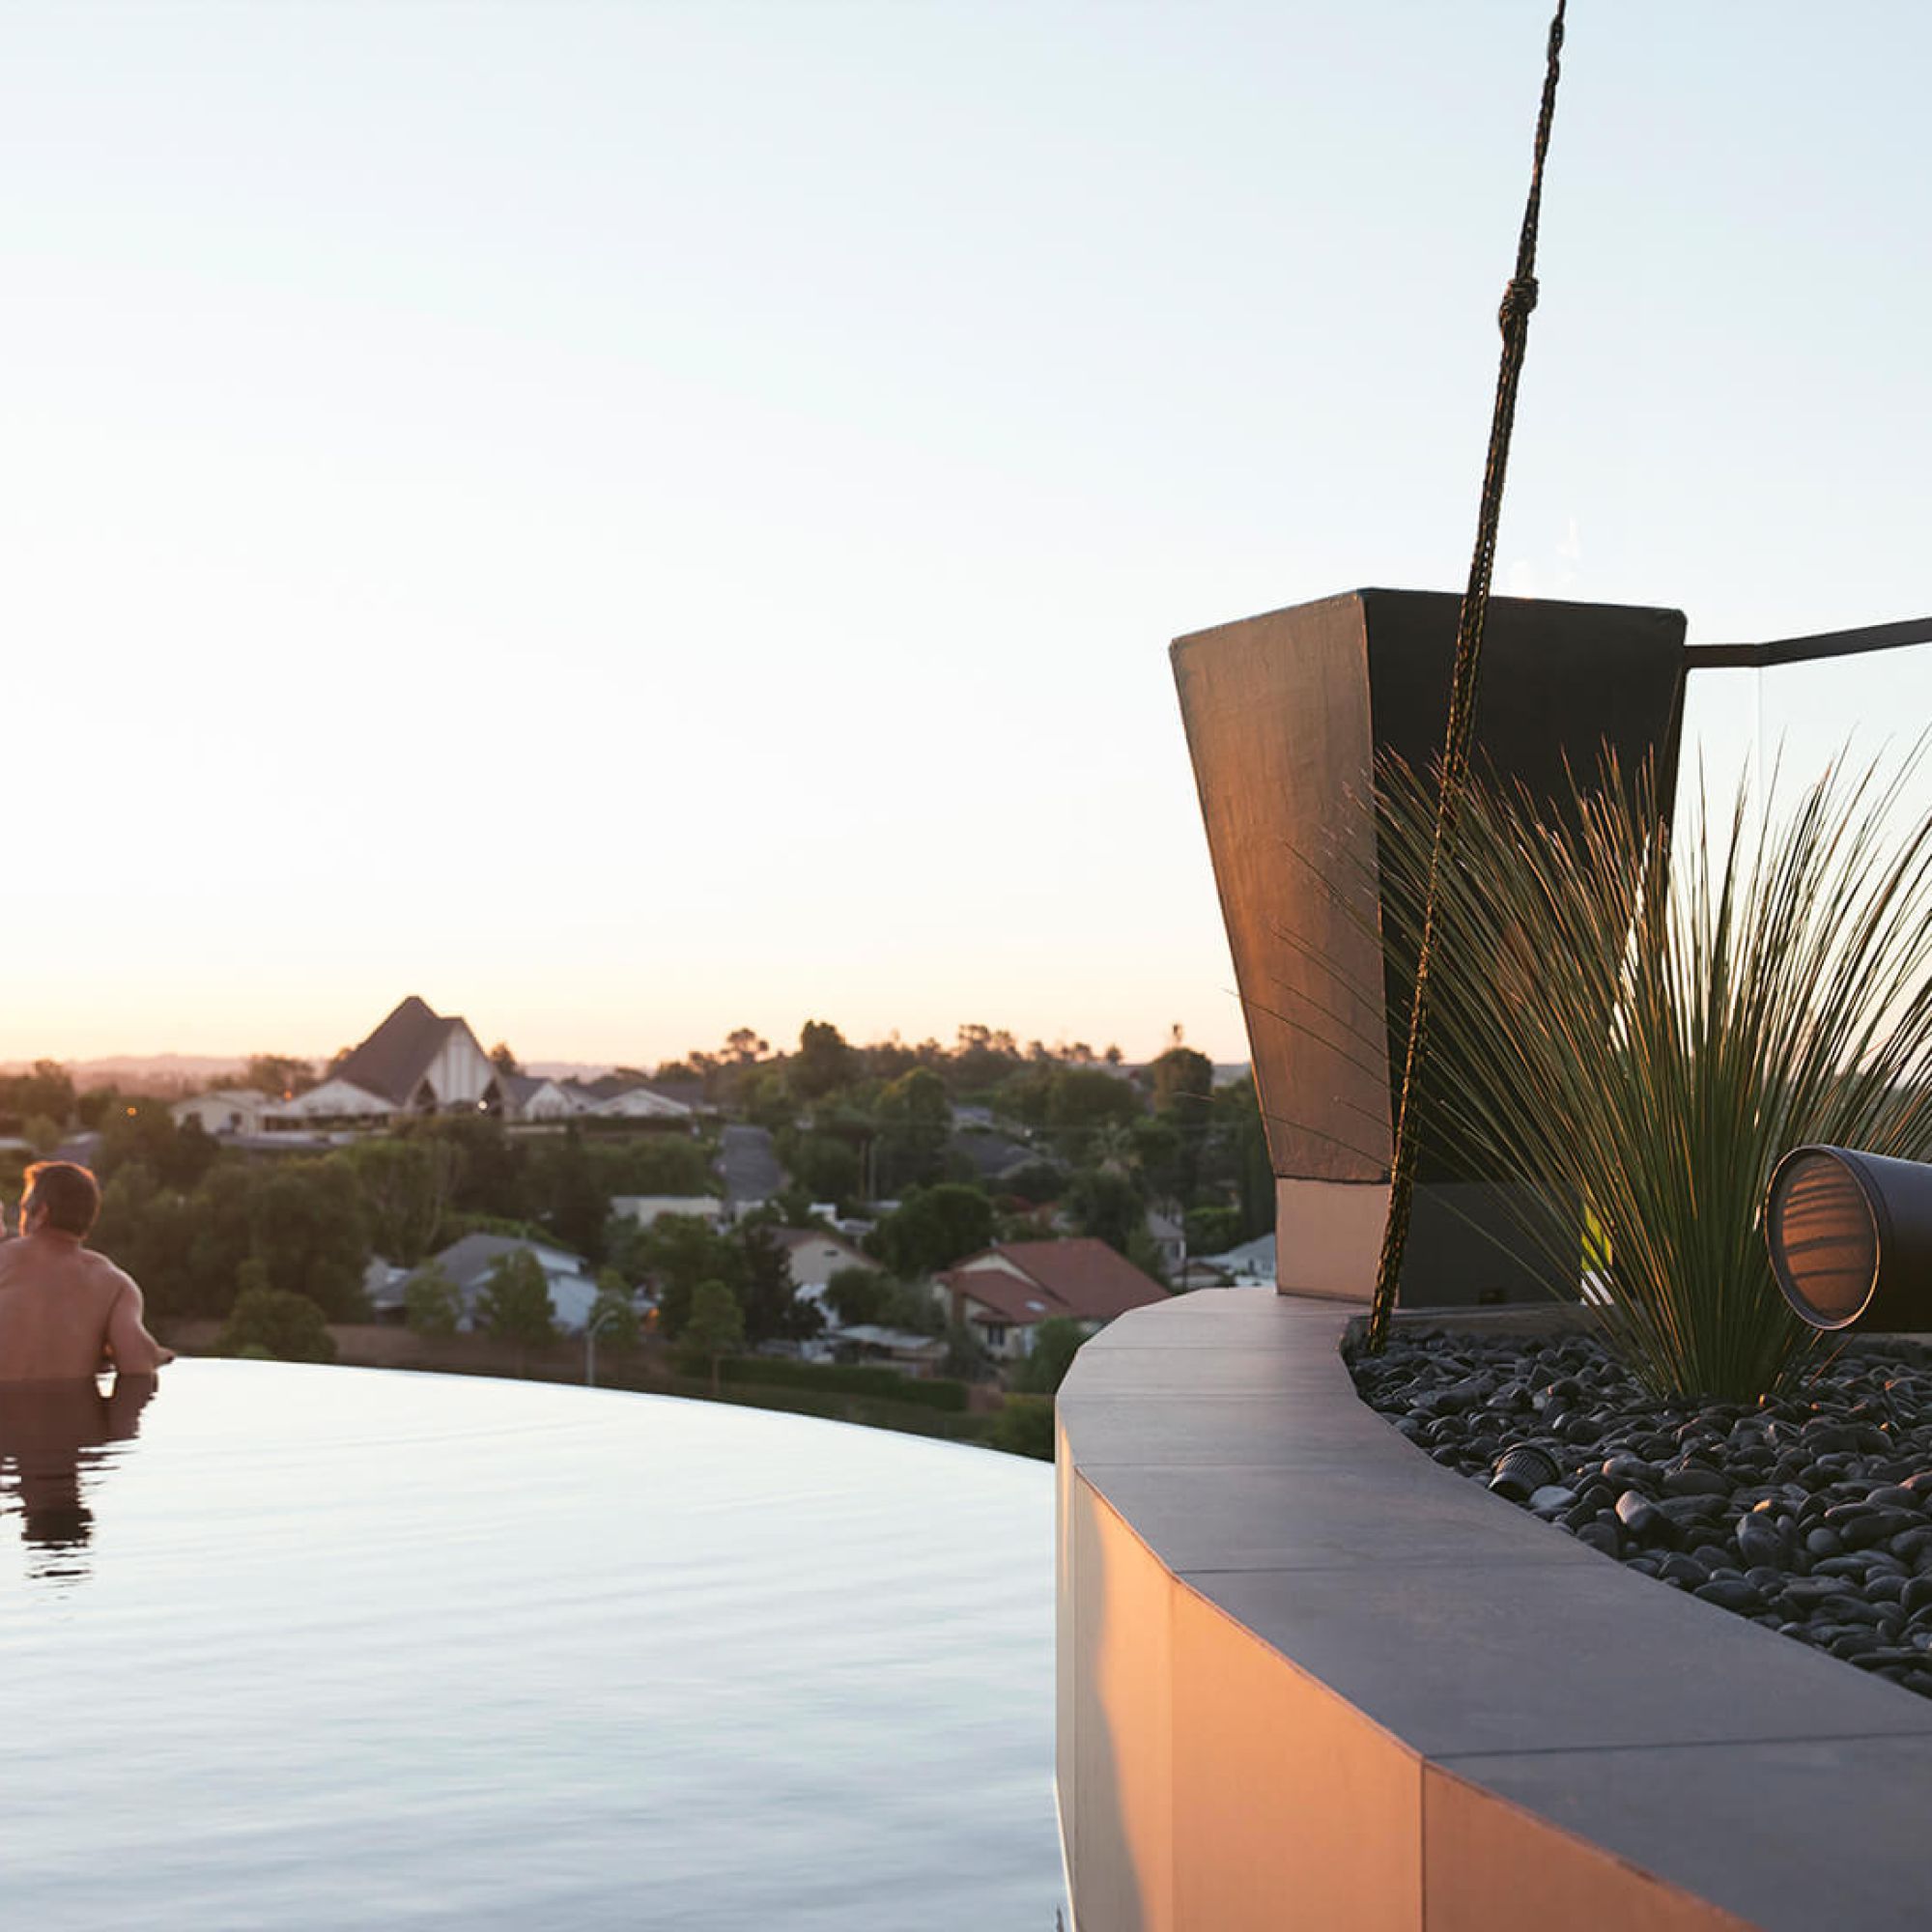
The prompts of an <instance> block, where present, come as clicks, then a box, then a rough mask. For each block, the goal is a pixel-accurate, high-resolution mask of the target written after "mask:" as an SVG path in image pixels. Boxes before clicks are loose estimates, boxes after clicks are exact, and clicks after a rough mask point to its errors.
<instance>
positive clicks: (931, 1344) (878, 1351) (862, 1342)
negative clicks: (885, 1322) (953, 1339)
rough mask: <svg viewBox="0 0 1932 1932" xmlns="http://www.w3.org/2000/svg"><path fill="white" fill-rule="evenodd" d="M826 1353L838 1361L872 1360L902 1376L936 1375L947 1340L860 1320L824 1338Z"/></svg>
mask: <svg viewBox="0 0 1932 1932" xmlns="http://www.w3.org/2000/svg"><path fill="white" fill-rule="evenodd" d="M826 1352H827V1353H829V1354H830V1355H831V1357H832V1359H833V1360H834V1361H837V1362H853V1363H858V1364H860V1365H864V1364H867V1363H872V1364H875V1365H876V1366H878V1367H880V1368H890V1369H896V1370H898V1372H899V1373H900V1374H901V1375H906V1376H916V1377H920V1378H924V1377H926V1376H935V1375H937V1374H938V1373H939V1371H940V1370H941V1368H943V1367H944V1366H945V1362H946V1340H945V1337H944V1336H940V1335H921V1334H917V1333H915V1332H914V1331H913V1330H911V1329H909V1328H886V1327H881V1326H880V1325H879V1324H878V1323H876V1322H870V1321H861V1322H858V1323H856V1324H855V1325H854V1326H852V1327H850V1328H835V1329H834V1330H833V1331H832V1333H831V1335H830V1336H828V1337H827V1347H826Z"/></svg>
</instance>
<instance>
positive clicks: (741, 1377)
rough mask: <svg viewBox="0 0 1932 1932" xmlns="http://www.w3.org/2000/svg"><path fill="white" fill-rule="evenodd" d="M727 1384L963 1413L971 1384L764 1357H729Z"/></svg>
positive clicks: (721, 1367) (724, 1369) (724, 1365)
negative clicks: (872, 1399)
mask: <svg viewBox="0 0 1932 1932" xmlns="http://www.w3.org/2000/svg"><path fill="white" fill-rule="evenodd" d="M718 1375H719V1378H720V1379H721V1380H723V1381H727V1382H752V1383H762V1384H763V1385H764V1386H765V1387H767V1388H797V1389H818V1390H822V1391H823V1392H824V1393H825V1394H827V1395H869V1396H875V1397H876V1398H877V1399H878V1400H879V1401H881V1402H903V1403H910V1404H912V1405H913V1406H916V1407H920V1408H937V1409H943V1410H944V1411H946V1412H947V1413H948V1414H951V1415H959V1414H963V1413H964V1411H965V1408H966V1384H965V1383H964V1382H957V1381H948V1380H945V1379H943V1378H936V1379H933V1380H930V1381H920V1380H916V1379H915V1378H913V1377H911V1376H902V1375H900V1374H899V1373H898V1371H897V1370H896V1369H881V1368H870V1367H862V1366H852V1367H840V1366H838V1364H836V1363H830V1362H789V1361H785V1360H783V1359H782V1358H778V1357H772V1356H765V1355H727V1356H725V1359H724V1360H723V1361H722V1362H720V1363H719V1364H718Z"/></svg>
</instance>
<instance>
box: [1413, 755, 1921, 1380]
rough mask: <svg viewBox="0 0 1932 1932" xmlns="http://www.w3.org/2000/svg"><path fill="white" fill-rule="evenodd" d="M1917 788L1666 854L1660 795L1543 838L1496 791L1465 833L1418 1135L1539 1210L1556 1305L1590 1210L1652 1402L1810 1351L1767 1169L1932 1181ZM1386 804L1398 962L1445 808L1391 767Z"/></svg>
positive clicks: (1644, 781)
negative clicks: (1925, 1171) (1774, 1231)
mask: <svg viewBox="0 0 1932 1932" xmlns="http://www.w3.org/2000/svg"><path fill="white" fill-rule="evenodd" d="M1916 765H1917V760H1915V761H1913V766H1909V767H1908V768H1907V771H1908V774H1909V772H1910V771H1911V770H1912V769H1914V768H1916ZM1905 782H1906V775H1901V776H1900V777H1898V778H1895V779H1893V780H1892V781H1889V782H1881V781H1880V780H1879V779H1878V777H1877V776H1876V774H1875V772H1874V771H1873V770H1867V771H1866V772H1865V773H1864V774H1863V776H1862V777H1853V778H1851V779H1850V780H1849V781H1847V780H1845V779H1843V778H1841V777H1839V776H1837V775H1835V774H1832V775H1828V776H1827V777H1826V778H1824V779H1822V780H1821V781H1819V782H1818V783H1817V784H1815V785H1813V786H1812V787H1811V788H1810V789H1809V790H1808V791H1806V792H1805V793H1804V796H1803V798H1802V799H1800V800H1799V801H1798V802H1797V808H1796V810H1793V811H1792V812H1790V813H1789V814H1788V815H1781V816H1779V817H1778V818H1777V819H1776V821H1775V822H1774V824H1773V826H1772V829H1771V830H1770V831H1768V832H1766V833H1764V834H1763V836H1762V837H1761V838H1760V837H1757V836H1754V834H1755V828H1754V826H1753V822H1752V821H1753V815H1754V814H1753V813H1752V812H1751V811H1750V810H1749V809H1748V806H1747V796H1746V789H1745V787H1744V785H1743V784H1741V785H1740V787H1739V791H1738V794H1737V797H1736V800H1735V802H1734V806H1733V809H1732V810H1731V812H1730V815H1729V822H1728V828H1726V827H1725V825H1724V823H1723V821H1722V820H1721V819H1719V821H1717V822H1716V823H1715V824H1714V823H1713V822H1712V820H1711V818H1710V816H1709V814H1708V813H1707V812H1704V811H1702V810H1700V811H1698V813H1697V814H1696V817H1695V821H1694V823H1693V824H1692V826H1691V828H1690V830H1689V832H1688V833H1687V834H1681V835H1679V838H1678V840H1677V848H1676V849H1672V841H1671V839H1670V838H1668V837H1666V836H1665V835H1663V834H1662V833H1660V832H1658V831H1657V830H1656V827H1657V824H1658V815H1657V812H1656V810H1655V789H1654V782H1653V781H1652V779H1651V777H1650V775H1649V774H1648V772H1644V773H1639V774H1636V775H1634V777H1633V776H1631V775H1627V774H1624V773H1622V772H1619V771H1617V770H1616V769H1615V768H1614V767H1612V768H1610V769H1607V770H1606V771H1605V773H1604V774H1602V775H1601V781H1599V782H1596V783H1593V784H1590V785H1587V786H1586V785H1581V784H1578V785H1576V786H1575V787H1574V788H1573V790H1572V793H1571V795H1570V796H1569V797H1568V798H1567V799H1566V800H1564V801H1563V804H1562V809H1561V810H1557V811H1554V812H1544V811H1539V810H1538V809H1537V807H1536V806H1535V804H1534V803H1533V802H1532V801H1531V800H1530V799H1529V797H1528V796H1527V795H1526V794H1525V793H1523V792H1522V791H1520V790H1512V789H1508V788H1505V787H1500V786H1498V785H1496V784H1494V783H1491V782H1479V783H1474V784H1472V785H1471V787H1470V789H1469V792H1468V794H1467V797H1466V800H1465V802H1464V803H1463V806H1462V809H1461V810H1462V821H1461V825H1460V828H1459V854H1458V863H1457V865H1456V867H1455V868H1454V871H1453V875H1452V876H1451V877H1450V878H1448V879H1447V880H1445V881H1444V882H1443V887H1442V890H1443V892H1444V895H1445V896H1444V904H1443V908H1442V916H1443V930H1444V932H1445V934H1446V935H1448V951H1447V952H1445V959H1444V970H1443V971H1442V974H1441V977H1440V979H1439V980H1438V982H1437V986H1436V992H1435V1000H1436V1016H1435V1026H1436V1028H1437V1030H1438V1035H1437V1037H1438V1038H1439V1040H1440V1042H1441V1045H1442V1048H1443V1053H1442V1060H1441V1062H1440V1063H1439V1064H1440V1065H1442V1066H1443V1068H1444V1071H1443V1074H1442V1077H1440V1078H1438V1079H1437V1080H1435V1082H1434V1083H1433V1084H1432V1087H1431V1090H1430V1093H1429V1096H1428V1109H1427V1114H1426V1120H1427V1121H1428V1122H1429V1130H1430V1131H1432V1132H1433V1133H1435V1134H1436V1135H1438V1136H1441V1137H1444V1138H1446V1140H1447V1141H1448V1143H1449V1144H1450V1145H1451V1146H1452V1147H1453V1148H1454V1149H1455V1150H1456V1151H1457V1152H1458V1153H1459V1155H1460V1156H1461V1157H1462V1158H1463V1159H1464V1160H1467V1161H1469V1162H1471V1163H1472V1164H1473V1166H1474V1168H1475V1170H1476V1171H1486V1172H1491V1173H1502V1174H1508V1175H1513V1176H1521V1177H1524V1178H1526V1179H1532V1180H1534V1181H1536V1182H1538V1183H1539V1184H1540V1190H1541V1191H1540V1197H1536V1198H1542V1199H1543V1200H1545V1201H1546V1203H1547V1204H1557V1205H1555V1206H1553V1207H1550V1208H1549V1209H1548V1211H1543V1212H1539V1211H1536V1210H1535V1209H1533V1208H1530V1209H1526V1210H1525V1216H1524V1225H1523V1229H1522V1236H1523V1239H1524V1241H1525V1243H1527V1244H1528V1245H1529V1246H1530V1248H1531V1249H1532V1250H1538V1249H1540V1250H1541V1254H1542V1257H1543V1258H1544V1259H1545V1260H1546V1261H1547V1262H1548V1264H1549V1266H1550V1268H1551V1271H1552V1272H1554V1273H1557V1274H1559V1275H1567V1278H1569V1279H1576V1278H1577V1274H1578V1272H1579V1270H1580V1265H1581V1255H1580V1252H1579V1248H1580V1243H1579V1241H1578V1236H1577V1211H1576V1210H1577V1207H1578V1206H1580V1207H1581V1208H1583V1209H1584V1210H1585V1212H1586V1214H1587V1217H1588V1221H1589V1223H1590V1224H1592V1227H1593V1234H1594V1235H1595V1236H1600V1237H1601V1251H1602V1254H1603V1255H1605V1256H1606V1258H1607V1260H1606V1264H1605V1266H1604V1268H1603V1275H1602V1283H1603V1289H1604V1293H1605V1295H1606V1299H1605V1300H1604V1301H1603V1303H1602V1305H1601V1310H1600V1312H1601V1314H1602V1318H1603V1321H1604V1325H1605V1333H1606V1338H1607V1339H1608V1340H1609V1342H1610V1343H1611V1344H1612V1346H1613V1347H1614V1348H1615V1349H1616V1350H1618V1352H1619V1353H1620V1354H1621V1355H1622V1356H1623V1358H1624V1360H1625V1361H1626V1362H1627V1363H1628V1364H1629V1366H1630V1367H1631V1368H1632V1369H1633V1370H1634V1372H1635V1373H1636V1374H1637V1375H1638V1376H1639V1377H1640V1378H1642V1379H1643V1380H1644V1381H1645V1382H1646V1383H1647V1384H1648V1385H1649V1386H1650V1387H1651V1388H1653V1389H1654V1390H1656V1391H1657V1392H1659V1393H1660V1394H1673V1395H1686V1396H1703V1397H1719V1398H1726V1399H1730V1400H1744V1401H1749V1400H1753V1399H1755V1398H1756V1397H1757V1396H1758V1395H1760V1394H1762V1393H1764V1392H1767V1391H1769V1390H1772V1389H1774V1388H1776V1387H1777V1386H1778V1385H1779V1384H1780V1383H1781V1382H1783V1381H1784V1380H1786V1379H1787V1378H1789V1377H1790V1375H1791V1374H1792V1372H1793V1370H1794V1368H1795V1367H1796V1366H1797V1364H1798V1362H1799V1360H1800V1358H1801V1356H1802V1355H1803V1354H1804V1351H1805V1350H1806V1349H1807V1348H1808V1347H1809V1345H1810V1343H1811V1341H1812V1339H1813V1338H1812V1334H1811V1331H1810V1330H1809V1329H1807V1328H1806V1327H1804V1324H1803V1323H1802V1322H1800V1321H1798V1320H1797V1319H1796V1318H1795V1317H1794V1316H1793V1315H1791V1314H1790V1313H1789V1311H1788V1310H1787V1309H1786V1307H1785V1304H1784V1302H1783V1299H1782V1298H1781V1296H1780V1295H1779V1294H1778V1293H1777V1290H1776V1285H1775V1283H1774V1281H1773V1279H1772V1274H1771V1267H1770V1264H1769V1261H1768V1259H1767V1256H1766V1252H1765V1244H1764V1238H1763V1233H1762V1229H1761V1227H1760V1225H1759V1209H1760V1207H1761V1204H1762V1202H1763V1199H1764V1191H1765V1186H1766V1182H1767V1180H1768V1179H1769V1176H1770V1172H1771V1169H1772V1166H1773V1164H1774V1163H1775V1162H1776V1159H1777V1157H1778V1155H1779V1154H1781V1153H1783V1152H1784V1151H1785V1150H1786V1149H1788V1148H1791V1147H1794V1146H1797V1145H1798V1144H1800V1143H1801V1142H1805V1141H1823V1142H1829V1143H1832V1144H1835V1145H1842V1146H1849V1147H1859V1148H1865V1149H1868V1150H1871V1151H1875V1152H1880V1153H1889V1154H1898V1155H1902V1156H1905V1157H1907V1158H1924V1157H1926V1156H1927V1155H1928V1154H1932V817H1927V818H1920V819H1918V820H1917V821H1916V822H1915V823H1913V824H1911V825H1910V826H1908V827H1907V828H1906V829H1905V830H1904V832H1903V833H1902V834H1901V833H1900V831H1899V829H1898V820H1899V815H1900V814H1899V808H1900V806H1901V804H1902V792H1903V787H1904V784H1905ZM1379 789H1380V810H1381V817H1382V825H1381V838H1380V840H1379V847H1380V861H1381V867H1382V879H1381V888H1382V899H1383V919H1384V939H1385V942H1386V943H1387V944H1389V945H1390V946H1391V947H1392V948H1393V949H1394V951H1395V952H1396V954H1397V956H1398V957H1400V956H1401V955H1402V953H1403V952H1404V950H1405V948H1406V947H1412V945H1413V943H1414V936H1415V934H1416V932H1417V931H1418V930H1419V926H1420V920H1421V907H1422V895H1423V892H1424V888H1425V884H1426V881H1427V877H1428V862H1429V848H1430V842H1431V839H1432V837H1433V833H1434V813H1435V793H1434V788H1433V787H1432V786H1430V785H1428V784H1426V783H1424V782H1422V781H1419V780H1418V779H1417V778H1416V777H1415V776H1414V775H1413V774H1411V773H1408V772H1407V771H1406V770H1404V769H1402V768H1400V767H1391V768H1389V769H1387V770H1386V771H1385V772H1384V773H1383V774H1382V783H1381V785H1380V787H1379ZM1698 803H1699V804H1700V805H1701V803H1702V801H1701V799H1700V800H1699V801H1698ZM1458 1069H1461V1071H1459V1070H1458ZM1470 1069H1480V1073H1479V1074H1478V1075H1476V1076H1475V1077H1471V1075H1470V1071H1469V1070H1470ZM1530 1198H1532V1197H1531V1196H1530V1195H1529V1194H1527V1193H1526V1194H1525V1199H1526V1200H1527V1199H1530Z"/></svg>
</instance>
